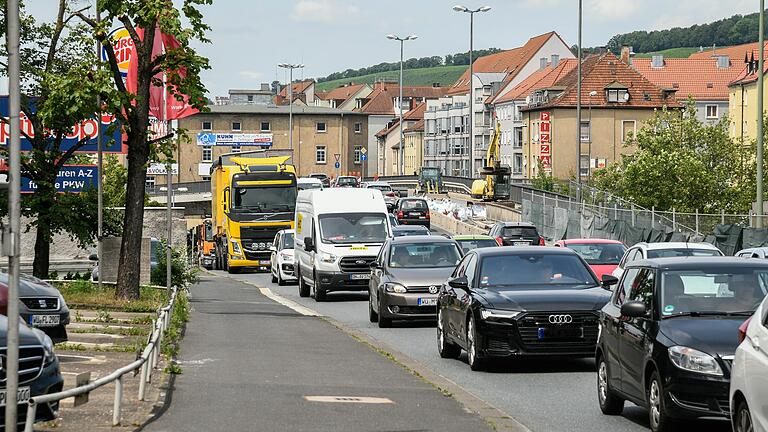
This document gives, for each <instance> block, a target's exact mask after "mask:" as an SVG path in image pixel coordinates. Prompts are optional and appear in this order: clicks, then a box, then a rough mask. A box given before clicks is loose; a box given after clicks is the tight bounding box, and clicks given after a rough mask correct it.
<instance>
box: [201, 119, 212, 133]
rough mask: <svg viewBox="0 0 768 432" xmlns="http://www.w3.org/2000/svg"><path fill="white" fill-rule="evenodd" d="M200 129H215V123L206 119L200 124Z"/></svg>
mask: <svg viewBox="0 0 768 432" xmlns="http://www.w3.org/2000/svg"><path fill="white" fill-rule="evenodd" d="M200 129H202V130H204V131H209V130H211V129H213V123H212V122H209V121H204V122H202V124H201V125H200Z"/></svg>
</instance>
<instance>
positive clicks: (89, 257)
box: [88, 253, 99, 261]
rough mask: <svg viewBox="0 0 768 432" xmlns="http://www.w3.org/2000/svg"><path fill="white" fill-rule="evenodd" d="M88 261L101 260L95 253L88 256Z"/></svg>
mask: <svg viewBox="0 0 768 432" xmlns="http://www.w3.org/2000/svg"><path fill="white" fill-rule="evenodd" d="M88 260H90V261H98V260H99V255H98V254H95V253H92V254H90V255H88Z"/></svg>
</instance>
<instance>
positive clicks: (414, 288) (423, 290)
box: [408, 284, 440, 293]
mask: <svg viewBox="0 0 768 432" xmlns="http://www.w3.org/2000/svg"><path fill="white" fill-rule="evenodd" d="M434 286H435V287H437V288H438V289H439V288H440V284H435V285H434ZM408 292H409V293H428V292H429V286H409V287H408Z"/></svg>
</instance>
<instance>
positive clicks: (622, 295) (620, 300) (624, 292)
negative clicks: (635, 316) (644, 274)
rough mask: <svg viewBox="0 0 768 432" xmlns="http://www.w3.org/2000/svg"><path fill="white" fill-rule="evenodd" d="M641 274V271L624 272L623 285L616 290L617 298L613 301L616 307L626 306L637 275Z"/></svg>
mask: <svg viewBox="0 0 768 432" xmlns="http://www.w3.org/2000/svg"><path fill="white" fill-rule="evenodd" d="M638 273H640V269H636V268H631V269H627V270H626V271H625V272H624V278H623V279H622V280H621V285H620V286H619V287H618V288H617V289H616V297H614V299H613V303H614V304H615V305H616V306H621V305H623V304H624V300H626V298H627V296H628V295H629V293H630V292H631V291H632V283H633V282H634V281H635V279H636V278H637V274H638Z"/></svg>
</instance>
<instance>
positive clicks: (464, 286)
mask: <svg viewBox="0 0 768 432" xmlns="http://www.w3.org/2000/svg"><path fill="white" fill-rule="evenodd" d="M448 286H450V287H451V288H456V289H460V290H464V291H469V281H468V280H467V277H466V276H459V277H457V278H453V279H449V280H448Z"/></svg>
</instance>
